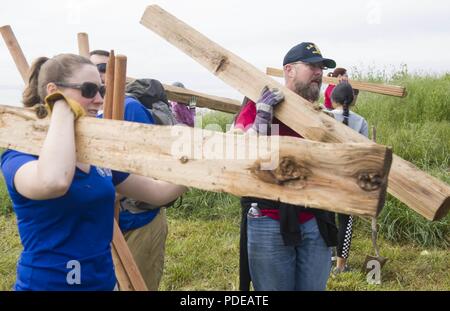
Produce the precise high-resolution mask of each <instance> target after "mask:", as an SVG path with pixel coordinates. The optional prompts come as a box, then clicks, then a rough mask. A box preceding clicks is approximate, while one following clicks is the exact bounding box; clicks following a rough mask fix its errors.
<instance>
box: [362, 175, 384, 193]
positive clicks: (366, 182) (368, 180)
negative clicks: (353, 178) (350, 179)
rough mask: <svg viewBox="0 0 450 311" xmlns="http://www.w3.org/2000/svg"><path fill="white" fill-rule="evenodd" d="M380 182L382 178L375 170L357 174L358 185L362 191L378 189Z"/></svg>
mask: <svg viewBox="0 0 450 311" xmlns="http://www.w3.org/2000/svg"><path fill="white" fill-rule="evenodd" d="M382 183H383V179H382V178H381V176H380V174H378V173H376V172H371V173H369V172H363V173H360V174H359V175H358V186H359V187H361V189H363V190H364V191H374V190H378V189H380V187H381V184H382Z"/></svg>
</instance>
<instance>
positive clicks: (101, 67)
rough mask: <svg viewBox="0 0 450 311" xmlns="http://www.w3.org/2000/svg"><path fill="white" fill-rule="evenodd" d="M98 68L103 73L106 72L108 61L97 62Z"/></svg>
mask: <svg viewBox="0 0 450 311" xmlns="http://www.w3.org/2000/svg"><path fill="white" fill-rule="evenodd" d="M96 66H97V69H98V71H99V72H101V73H106V63H100V64H97V65H96Z"/></svg>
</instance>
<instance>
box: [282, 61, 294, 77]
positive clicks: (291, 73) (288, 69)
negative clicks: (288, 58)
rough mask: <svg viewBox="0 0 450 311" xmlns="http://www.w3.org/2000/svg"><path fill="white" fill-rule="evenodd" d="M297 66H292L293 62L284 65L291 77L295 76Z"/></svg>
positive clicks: (288, 75)
mask: <svg viewBox="0 0 450 311" xmlns="http://www.w3.org/2000/svg"><path fill="white" fill-rule="evenodd" d="M294 67H295V66H292V65H291V64H287V65H285V66H284V72H285V75H286V76H287V77H289V78H293V77H294V76H295V68H294Z"/></svg>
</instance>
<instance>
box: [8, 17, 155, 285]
mask: <svg viewBox="0 0 450 311" xmlns="http://www.w3.org/2000/svg"><path fill="white" fill-rule="evenodd" d="M1 32H2V36H3V39H4V40H5V42H6V43H7V45H8V48H9V52H10V54H11V56H12V58H13V60H14V62H15V64H16V66H17V68H18V69H19V71H20V72H21V75H22V78H23V79H24V82H25V83H27V79H28V78H27V75H23V74H22V72H28V70H29V68H28V67H27V66H28V63H27V61H26V59H25V56H24V54H23V52H22V49H21V48H20V45H19V43H18V42H17V39H16V38H15V36H14V33H13V32H12V29H11V27H10V26H5V27H1ZM111 102H112V98H111ZM111 107H112V105H111ZM19 109H20V108H19ZM1 123H2V122H1V119H0V125H1ZM37 126H38V128H39V125H37ZM26 131H27V132H24V133H28V132H30V131H34V130H32V129H28V130H26ZM77 137H78V136H77ZM27 140H28V142H30V139H29V138H28V139H27ZM10 147H11V145H8V146H5V148H10ZM17 150H19V151H20V150H23V149H20V148H19V149H17ZM77 151H78V150H77ZM84 163H90V162H84ZM103 167H107V163H105V165H104V166H103ZM114 232H115V233H114V235H113V243H112V247H111V253H112V256H113V261H114V265H115V267H116V274H119V275H116V276H117V280H118V282H119V285H120V286H121V288H122V289H123V290H127V289H130V288H131V289H133V290H137V291H146V290H147V286H146V285H145V282H144V280H143V278H142V276H141V275H140V274H139V273H137V275H136V273H135V271H139V269H138V267H137V265H136V263H135V262H134V260H133V257H132V255H131V252H130V250H129V248H128V245H127V243H126V241H125V239H124V238H123V236H122V233H121V232H120V228H119V227H118V224H117V222H116V220H115V219H114ZM130 258H131V259H130ZM124 265H127V266H124ZM123 273H125V274H126V275H123ZM126 280H129V282H128V283H127V282H126ZM121 282H125V283H121Z"/></svg>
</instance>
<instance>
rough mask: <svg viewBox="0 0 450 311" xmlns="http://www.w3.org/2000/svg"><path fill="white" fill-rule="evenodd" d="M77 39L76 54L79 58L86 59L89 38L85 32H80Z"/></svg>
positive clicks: (88, 50)
mask: <svg viewBox="0 0 450 311" xmlns="http://www.w3.org/2000/svg"><path fill="white" fill-rule="evenodd" d="M77 38H78V53H79V54H80V55H81V56H84V57H86V58H89V52H90V49H89V37H88V34H87V33H85V32H80V33H78V35H77Z"/></svg>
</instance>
